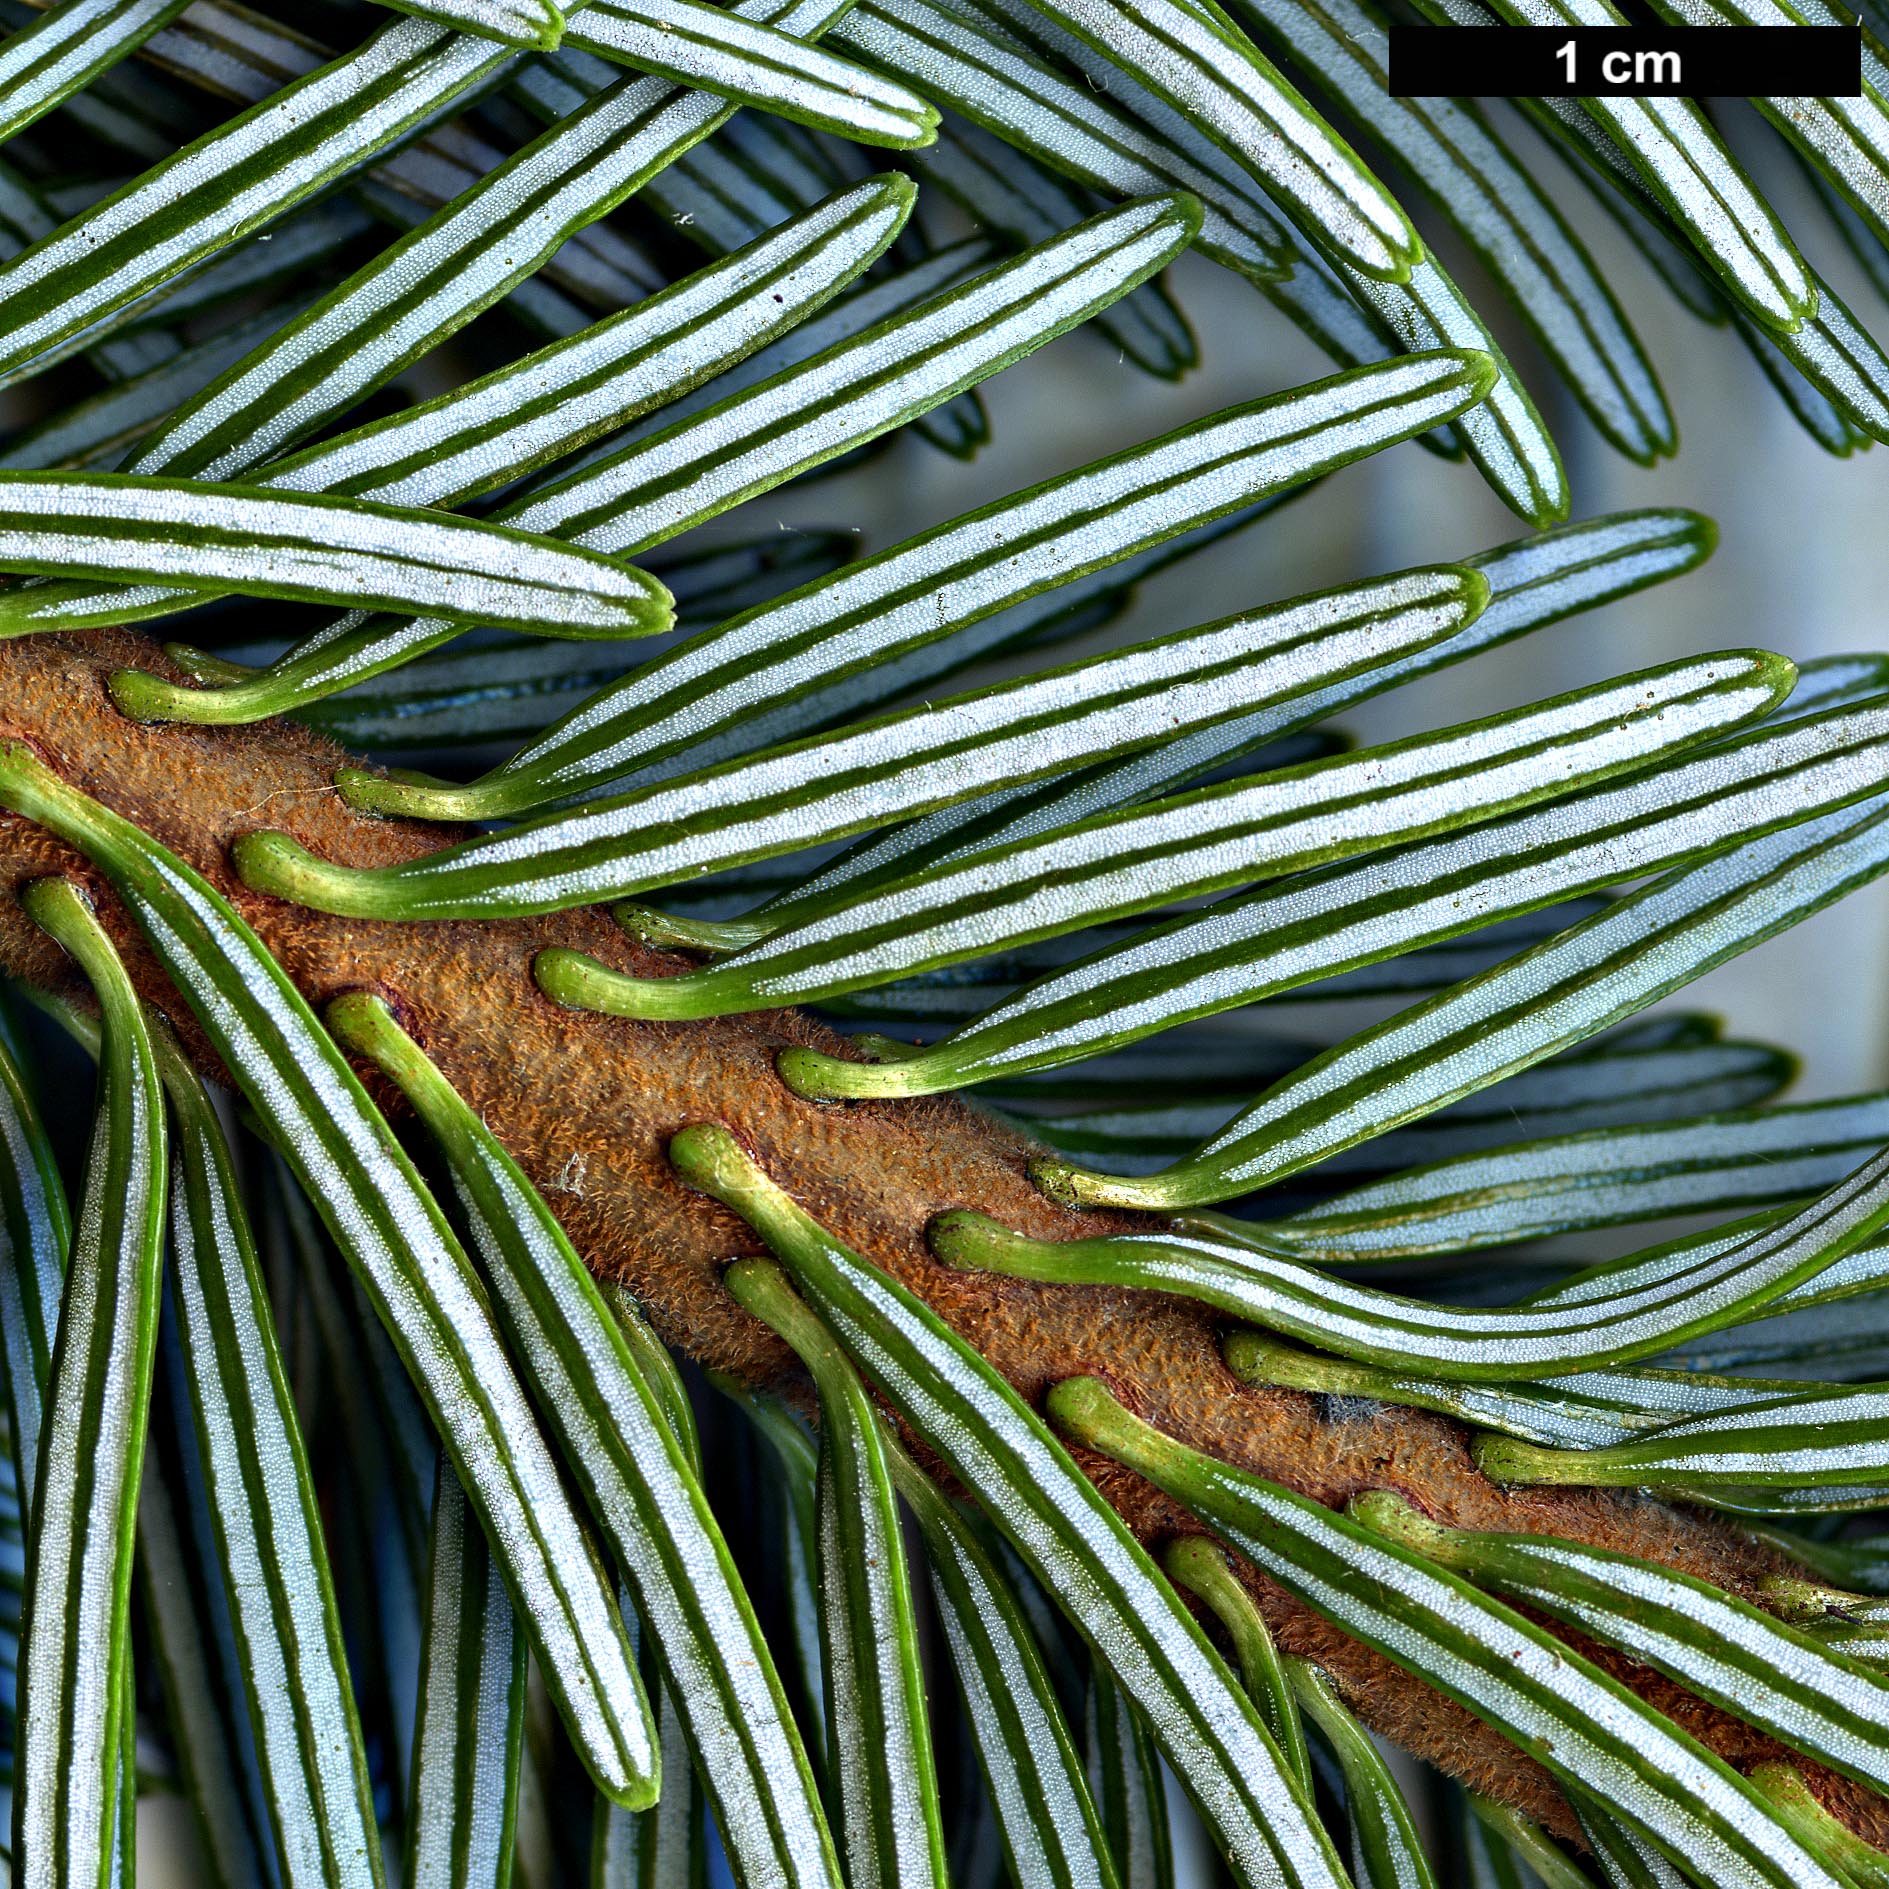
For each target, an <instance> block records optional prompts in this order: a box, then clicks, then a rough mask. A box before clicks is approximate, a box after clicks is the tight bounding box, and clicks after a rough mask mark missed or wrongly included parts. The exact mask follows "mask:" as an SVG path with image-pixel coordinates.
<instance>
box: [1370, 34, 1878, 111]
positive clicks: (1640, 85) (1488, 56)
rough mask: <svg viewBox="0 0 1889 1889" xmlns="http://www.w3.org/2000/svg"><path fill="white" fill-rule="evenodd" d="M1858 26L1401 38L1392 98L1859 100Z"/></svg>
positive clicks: (1395, 39) (1396, 43)
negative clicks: (1803, 98) (1753, 98)
mask: <svg viewBox="0 0 1889 1889" xmlns="http://www.w3.org/2000/svg"><path fill="white" fill-rule="evenodd" d="M1862 89H1863V38H1862V31H1861V29H1860V28H1859V27H1855V26H1679V27H1655V28H1652V29H1650V30H1642V29H1641V28H1639V27H1632V26H1393V27H1392V28H1391V30H1390V92H1391V97H1392V98H1750V97H1754V96H1755V97H1760V98H1800V97H1808V98H1855V97H1857V96H1858V94H1860V93H1861V91H1862Z"/></svg>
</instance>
